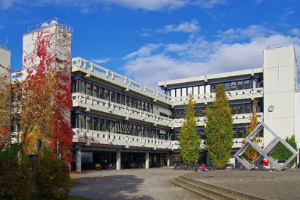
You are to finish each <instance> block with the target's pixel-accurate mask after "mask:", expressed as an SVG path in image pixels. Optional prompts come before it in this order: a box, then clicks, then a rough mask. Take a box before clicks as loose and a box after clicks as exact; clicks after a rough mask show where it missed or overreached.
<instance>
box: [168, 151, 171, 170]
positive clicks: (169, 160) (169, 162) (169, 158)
mask: <svg viewBox="0 0 300 200" xmlns="http://www.w3.org/2000/svg"><path fill="white" fill-rule="evenodd" d="M170 164H171V155H170V153H167V166H168V167H170Z"/></svg>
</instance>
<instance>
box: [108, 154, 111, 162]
mask: <svg viewBox="0 0 300 200" xmlns="http://www.w3.org/2000/svg"><path fill="white" fill-rule="evenodd" d="M108 163H109V164H110V163H111V152H108Z"/></svg>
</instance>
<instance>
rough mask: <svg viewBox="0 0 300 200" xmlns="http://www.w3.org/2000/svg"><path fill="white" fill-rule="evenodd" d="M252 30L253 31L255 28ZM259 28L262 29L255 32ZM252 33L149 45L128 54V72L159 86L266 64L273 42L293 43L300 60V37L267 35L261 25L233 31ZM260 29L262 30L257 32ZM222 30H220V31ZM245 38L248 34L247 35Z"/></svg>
mask: <svg viewBox="0 0 300 200" xmlns="http://www.w3.org/2000/svg"><path fill="white" fill-rule="evenodd" d="M251 30H252V31H251ZM253 30H259V31H253ZM246 32H248V33H252V34H251V36H252V38H249V41H247V42H234V43H228V42H225V41H224V40H223V38H220V39H219V40H215V41H207V40H205V39H204V38H195V39H189V40H188V41H187V42H185V43H183V44H159V47H160V48H156V49H155V51H153V49H154V48H149V47H156V45H155V44H151V45H147V46H145V47H142V48H140V49H139V50H138V51H136V52H133V53H132V54H128V55H131V56H127V60H126V63H125V65H124V69H125V74H126V75H127V76H129V77H131V78H133V79H135V80H136V81H139V82H141V83H143V84H145V85H148V86H151V87H154V88H157V82H159V81H164V80H172V79H178V78H185V77H193V76H200V75H206V74H213V73H221V72H228V71H236V70H243V69H253V68H260V67H263V63H262V61H263V50H264V48H267V47H268V46H269V45H273V44H279V45H280V44H283V45H287V44H292V45H294V46H295V48H296V53H297V58H298V59H297V60H300V56H299V55H300V38H299V37H291V36H285V35H280V34H273V35H268V36H265V34H263V31H261V30H260V28H259V27H258V28H253V27H248V28H246V29H239V30H236V29H232V31H231V30H230V31H227V32H226V34H227V36H228V37H229V36H230V34H233V35H236V34H237V33H246ZM256 32H258V33H256ZM219 33H220V32H219ZM243 37H245V36H243ZM299 71H300V70H298V72H299Z"/></svg>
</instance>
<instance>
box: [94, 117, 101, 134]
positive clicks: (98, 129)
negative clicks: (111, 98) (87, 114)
mask: <svg viewBox="0 0 300 200" xmlns="http://www.w3.org/2000/svg"><path fill="white" fill-rule="evenodd" d="M93 130H95V131H100V121H99V119H98V118H97V117H94V118H93Z"/></svg>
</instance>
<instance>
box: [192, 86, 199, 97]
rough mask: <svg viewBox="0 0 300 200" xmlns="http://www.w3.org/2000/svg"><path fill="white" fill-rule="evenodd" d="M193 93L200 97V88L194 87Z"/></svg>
mask: <svg viewBox="0 0 300 200" xmlns="http://www.w3.org/2000/svg"><path fill="white" fill-rule="evenodd" d="M193 91H194V95H198V94H199V89H198V86H195V87H193Z"/></svg>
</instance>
